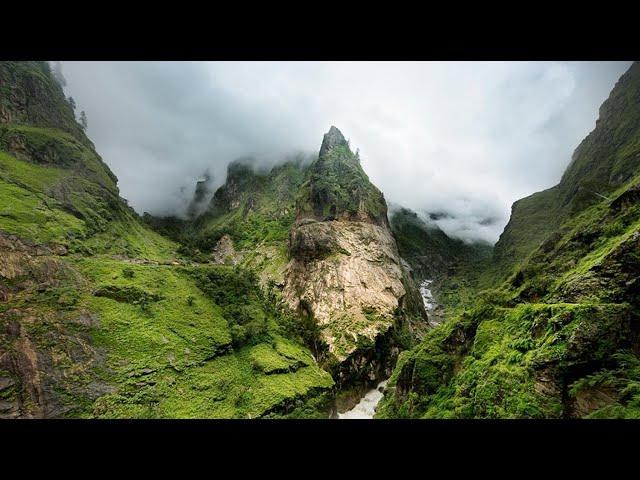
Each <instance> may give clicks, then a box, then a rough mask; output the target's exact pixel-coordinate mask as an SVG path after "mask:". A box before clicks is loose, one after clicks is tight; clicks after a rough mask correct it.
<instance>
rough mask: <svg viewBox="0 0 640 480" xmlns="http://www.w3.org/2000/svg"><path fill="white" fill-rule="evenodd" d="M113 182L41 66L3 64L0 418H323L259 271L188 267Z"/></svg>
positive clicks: (320, 394)
mask: <svg viewBox="0 0 640 480" xmlns="http://www.w3.org/2000/svg"><path fill="white" fill-rule="evenodd" d="M116 182H117V179H116V177H115V176H114V175H113V173H111V171H110V170H109V169H108V167H107V166H106V165H105V164H104V163H103V162H102V160H101V159H100V157H99V156H98V155H97V154H96V152H95V150H94V148H93V145H92V143H91V142H90V141H89V140H88V139H87V137H86V136H85V134H84V132H83V130H82V128H81V127H80V126H79V125H78V123H77V122H76V121H75V118H74V112H73V109H72V107H71V106H70V105H69V103H67V101H66V99H65V97H64V94H63V92H62V89H61V88H60V87H59V86H58V85H57V84H56V83H55V81H54V80H53V78H52V76H51V74H50V72H49V68H48V65H47V64H46V63H44V62H1V63H0V300H2V302H1V303H0V417H8V418H15V417H18V418H21V417H108V418H114V417H218V418H219V417H223V418H248V417H257V416H266V415H270V416H274V415H275V416H277V415H282V414H285V413H287V412H288V414H289V415H302V416H308V415H321V416H325V417H326V415H327V412H328V410H327V408H330V405H328V404H326V398H325V394H326V393H330V392H331V389H332V386H333V384H334V382H333V380H332V378H331V376H330V375H329V374H328V373H327V372H325V371H324V370H322V369H320V368H319V367H318V366H317V364H316V362H315V360H314V359H313V357H312V356H311V353H310V352H309V350H308V349H307V348H306V347H304V345H303V342H304V339H303V338H302V336H301V335H302V334H301V332H300V331H299V329H298V328H297V325H296V324H295V323H294V322H293V321H292V319H291V318H290V317H289V316H287V314H286V312H285V311H284V310H283V309H282V307H281V306H280V305H279V304H278V303H277V302H276V301H275V300H274V299H273V298H270V297H268V296H267V295H266V294H264V293H263V291H262V290H261V289H260V288H259V285H258V279H257V278H256V277H255V275H254V274H253V273H251V272H249V271H247V270H246V269H241V268H233V267H231V266H226V265H215V264H208V263H204V264H203V263H199V262H197V261H196V260H197V259H195V260H194V259H192V258H191V257H189V256H185V254H186V253H189V252H186V251H185V249H184V248H180V245H179V244H178V243H177V242H175V241H173V240H170V239H168V238H167V237H165V236H162V235H160V234H158V233H156V232H154V231H153V230H151V229H150V228H149V227H148V226H147V225H146V224H145V223H143V222H142V221H141V220H140V219H139V217H138V216H137V215H136V214H135V212H134V211H133V210H132V209H130V208H129V207H128V206H127V204H126V202H125V201H124V200H122V199H121V198H120V197H119V194H118V188H117V185H116ZM309 402H311V403H309ZM309 405H311V406H309Z"/></svg>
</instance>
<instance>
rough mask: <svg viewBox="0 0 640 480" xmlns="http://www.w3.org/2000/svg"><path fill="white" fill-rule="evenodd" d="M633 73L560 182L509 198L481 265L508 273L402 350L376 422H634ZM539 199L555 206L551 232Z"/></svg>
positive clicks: (638, 248) (639, 263)
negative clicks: (505, 221)
mask: <svg viewBox="0 0 640 480" xmlns="http://www.w3.org/2000/svg"><path fill="white" fill-rule="evenodd" d="M638 71H639V70H638V65H637V64H634V65H633V66H632V67H631V68H630V70H629V71H628V72H627V73H626V74H625V75H624V76H623V77H622V79H621V80H620V81H619V82H618V84H617V85H616V87H615V89H614V91H613V92H612V94H611V96H610V98H609V100H607V102H605V104H604V105H603V107H602V108H601V119H600V120H599V122H598V126H597V127H596V130H594V132H592V133H591V134H590V135H589V137H587V139H586V140H585V141H584V142H583V143H582V144H581V146H580V147H579V148H578V149H577V150H576V155H574V160H573V162H572V164H571V165H570V166H569V168H568V169H567V172H566V173H565V175H564V176H563V179H562V181H561V183H560V185H559V186H557V187H554V189H552V190H547V191H546V192H541V193H540V194H535V195H533V196H531V197H528V198H527V199H525V201H521V202H522V203H520V202H516V204H515V205H514V216H513V217H512V219H511V221H510V223H509V226H508V227H507V229H505V233H504V234H503V236H502V238H501V240H500V242H499V245H496V253H497V258H496V261H497V262H498V263H497V265H494V266H493V270H491V269H490V270H489V271H490V272H495V271H496V270H495V269H496V268H497V269H502V268H506V267H505V265H507V264H506V263H504V258H501V257H500V255H505V252H509V254H510V255H512V256H513V259H512V260H511V261H510V263H511V264H514V263H516V264H518V266H516V267H515V269H514V270H511V273H510V275H509V276H508V278H507V279H506V280H505V281H504V282H502V283H498V284H497V286H496V287H495V288H494V289H491V290H485V291H479V288H477V287H476V288H475V289H472V293H473V295H475V296H476V297H477V300H476V301H475V302H473V303H472V304H470V305H469V306H467V308H465V309H464V311H462V312H454V313H453V314H452V315H450V316H449V317H448V318H447V320H446V321H445V322H444V323H443V324H442V325H441V326H439V327H437V328H435V329H433V330H431V331H430V332H429V333H428V334H427V336H426V338H425V340H424V341H423V342H422V343H421V345H420V346H419V347H417V348H415V349H413V350H411V351H408V352H404V353H403V354H401V357H400V358H399V360H398V364H397V367H396V369H395V370H394V373H393V376H392V378H391V380H390V382H389V390H388V391H387V393H386V394H385V398H384V400H383V401H382V403H381V406H380V411H379V413H378V415H379V416H380V417H411V418H478V417H482V418H522V417H525V418H558V417H585V416H586V417H593V418H600V417H606V418H639V417H640V408H639V406H640V389H639V386H640V369H639V368H638V366H639V365H640V357H639V354H640V336H639V334H640V317H639V314H640V310H639V306H640V305H639V303H638V299H639V298H640V296H639V295H638V293H640V291H639V290H638V284H637V283H638V276H639V274H640V203H639V200H640V195H639V194H638V192H639V191H640V177H638V176H637V173H636V172H637V167H638V161H639V160H640V156H638V155H636V154H635V153H631V154H630V152H634V151H635V150H634V148H635V147H634V146H635V145H636V144H637V141H638V138H640V136H639V135H640V132H638V130H637V128H636V123H635V121H636V120H635V119H637V118H638V115H640V102H639V101H638V97H637V92H638V88H640V76H638ZM612 137H613V138H615V141H613V142H612V141H611V140H612ZM629 155H631V156H629ZM585 185H591V187H592V188H597V189H598V191H599V192H604V194H606V195H605V196H606V197H607V198H603V197H598V196H596V195H592V194H589V195H588V196H587V195H584V194H583V193H582V192H583V191H586V190H585ZM594 185H596V186H595V187H594ZM594 191H595V190H594ZM543 204H544V205H545V208H546V209H547V210H548V211H549V212H556V213H557V212H561V213H558V215H560V219H559V220H558V223H557V226H556V228H554V227H553V226H552V225H549V224H547V223H545V222H546V220H545V216H546V215H548V213H543V209H542V207H541V205H543ZM525 207H527V208H525ZM529 219H531V220H532V221H531V222H528V220H529ZM536 225H544V228H543V227H538V228H541V229H543V230H545V229H546V234H543V232H541V233H540V234H539V235H535V236H534V235H532V233H531V232H532V229H533V228H536V227H535V226H536ZM518 239H520V240H518ZM500 243H501V244H500ZM507 245H510V247H511V248H512V249H511V250H508V249H507ZM527 245H528V246H532V247H531V248H532V251H531V250H528V248H529V247H528V246H527ZM536 245H537V246H536Z"/></svg>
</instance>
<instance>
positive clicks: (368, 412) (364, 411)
mask: <svg viewBox="0 0 640 480" xmlns="http://www.w3.org/2000/svg"><path fill="white" fill-rule="evenodd" d="M388 381H389V380H388V379H387V380H383V381H382V382H380V383H379V384H378V385H376V388H372V389H371V390H369V391H368V392H367V393H365V394H364V397H362V398H361V399H360V401H359V402H358V403H357V404H356V406H355V407H353V408H352V409H351V410H348V411H346V412H344V413H339V414H338V418H339V419H345V418H346V419H370V418H373V415H374V414H375V413H376V407H377V406H378V402H380V400H381V399H382V392H384V388H385V386H386V385H387V382H388Z"/></svg>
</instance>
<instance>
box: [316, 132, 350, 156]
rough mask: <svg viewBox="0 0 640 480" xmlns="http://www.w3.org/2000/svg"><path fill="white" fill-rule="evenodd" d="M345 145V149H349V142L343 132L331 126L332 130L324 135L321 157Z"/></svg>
mask: <svg viewBox="0 0 640 480" xmlns="http://www.w3.org/2000/svg"><path fill="white" fill-rule="evenodd" d="M339 145H343V146H345V147H347V148H348V147H349V142H347V140H346V139H345V138H344V135H342V132H341V131H340V130H338V129H337V128H336V127H334V126H333V125H331V128H330V129H329V131H328V132H327V133H325V134H324V137H323V139H322V146H321V147H320V156H322V155H324V154H325V153H327V152H328V151H330V150H331V149H333V148H335V147H337V146H339Z"/></svg>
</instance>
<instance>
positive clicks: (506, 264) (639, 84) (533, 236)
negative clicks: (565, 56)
mask: <svg viewBox="0 0 640 480" xmlns="http://www.w3.org/2000/svg"><path fill="white" fill-rule="evenodd" d="M639 103H640V63H637V62H636V63H634V64H633V65H632V66H631V67H630V68H629V70H628V71H627V72H626V73H625V74H624V75H623V76H622V77H621V78H620V79H619V80H618V82H617V83H616V85H615V87H614V89H613V90H612V91H611V94H610V95H609V98H608V99H607V100H606V101H605V102H604V103H603V104H602V106H601V107H600V115H599V119H598V120H597V122H596V127H595V128H594V130H593V131H592V132H591V133H590V134H589V135H588V136H587V137H586V138H585V139H584V140H583V141H582V143H581V144H580V145H579V146H578V148H576V150H575V152H574V154H573V157H572V160H571V163H570V164H569V166H568V167H567V169H566V171H565V173H564V175H563V176H562V179H561V180H560V183H559V184H558V185H557V186H555V187H553V188H551V189H548V190H545V191H543V192H538V193H535V194H533V195H531V196H529V197H527V198H524V199H521V200H518V201H517V202H515V203H514V204H513V207H512V211H511V218H510V220H509V223H508V224H507V226H506V228H505V230H504V232H503V234H502V235H501V236H500V239H499V241H498V243H496V247H495V257H496V258H495V259H496V265H495V268H494V269H492V270H491V271H490V272H489V276H491V277H495V278H497V279H498V280H503V279H504V277H505V276H506V275H508V274H509V273H510V271H511V268H513V266H514V265H515V264H516V263H518V262H520V261H522V260H523V259H524V258H525V257H526V256H527V255H528V254H529V253H531V251H532V250H533V249H535V248H536V247H537V246H539V245H540V244H541V243H542V242H543V241H544V240H545V238H546V237H547V236H548V235H549V234H551V233H552V232H553V231H554V230H555V229H556V228H558V227H559V226H560V225H561V224H562V223H563V222H564V221H566V220H568V219H570V218H572V217H573V216H575V215H577V214H579V213H580V212H582V211H583V210H584V209H586V208H588V207H589V206H590V205H594V204H597V203H598V202H600V201H601V200H602V196H605V197H610V196H611V194H612V193H613V192H614V191H615V190H616V189H617V188H618V187H620V186H621V185H623V184H624V183H625V182H627V181H628V180H629V179H630V178H631V177H633V176H634V175H635V174H636V172H637V165H638V157H639V155H640V110H639V109H638V104H639Z"/></svg>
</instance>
